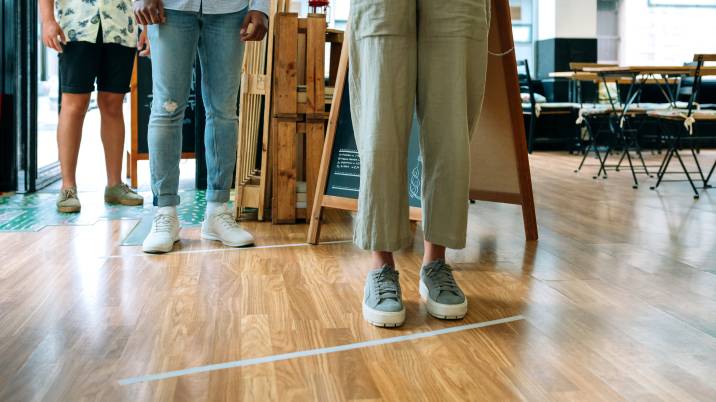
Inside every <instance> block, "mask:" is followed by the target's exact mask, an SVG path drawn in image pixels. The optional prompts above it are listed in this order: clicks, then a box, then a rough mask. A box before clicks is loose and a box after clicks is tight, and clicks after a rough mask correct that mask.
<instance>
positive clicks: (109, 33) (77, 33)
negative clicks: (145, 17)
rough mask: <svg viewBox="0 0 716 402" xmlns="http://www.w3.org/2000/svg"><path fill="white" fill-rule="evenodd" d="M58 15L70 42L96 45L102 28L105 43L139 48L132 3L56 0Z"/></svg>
mask: <svg viewBox="0 0 716 402" xmlns="http://www.w3.org/2000/svg"><path fill="white" fill-rule="evenodd" d="M55 14H56V15H57V21H58V23H59V24H60V26H61V27H62V31H64V33H65V36H66V37H67V40H68V41H73V42H74V41H81V42H91V43H95V42H96V41H97V34H98V33H99V30H100V27H101V29H102V41H103V42H104V43H117V44H119V45H122V46H128V47H135V46H137V26H136V23H135V21H134V15H133V13H132V1H131V0H55Z"/></svg>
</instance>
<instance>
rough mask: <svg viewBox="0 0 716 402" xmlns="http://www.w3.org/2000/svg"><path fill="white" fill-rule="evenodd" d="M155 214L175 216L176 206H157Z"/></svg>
mask: <svg viewBox="0 0 716 402" xmlns="http://www.w3.org/2000/svg"><path fill="white" fill-rule="evenodd" d="M157 214H160V215H173V216H177V207H176V206H173V205H169V206H166V207H159V208H157Z"/></svg>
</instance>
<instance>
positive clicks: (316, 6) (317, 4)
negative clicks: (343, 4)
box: [308, 0, 329, 13]
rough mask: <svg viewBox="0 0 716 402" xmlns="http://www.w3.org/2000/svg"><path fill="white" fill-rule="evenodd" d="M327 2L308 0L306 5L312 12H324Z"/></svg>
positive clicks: (326, 0)
mask: <svg viewBox="0 0 716 402" xmlns="http://www.w3.org/2000/svg"><path fill="white" fill-rule="evenodd" d="M328 3H329V1H328V0H308V7H309V8H310V9H311V12H312V13H318V12H319V11H322V12H323V13H325V12H326V8H327V7H328Z"/></svg>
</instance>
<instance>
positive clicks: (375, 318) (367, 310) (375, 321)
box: [363, 303, 405, 328]
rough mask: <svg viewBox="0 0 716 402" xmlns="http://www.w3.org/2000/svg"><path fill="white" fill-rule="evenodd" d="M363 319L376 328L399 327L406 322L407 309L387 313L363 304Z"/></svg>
mask: <svg viewBox="0 0 716 402" xmlns="http://www.w3.org/2000/svg"><path fill="white" fill-rule="evenodd" d="M363 319H365V320H366V321H368V322H369V323H371V324H372V325H375V326H376V327H383V328H385V327H388V328H394V327H399V326H401V325H403V323H404V322H405V308H403V309H402V310H400V311H393V312H386V311H380V310H376V309H374V308H371V307H369V306H367V305H366V304H365V303H363Z"/></svg>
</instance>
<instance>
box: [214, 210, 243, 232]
mask: <svg viewBox="0 0 716 402" xmlns="http://www.w3.org/2000/svg"><path fill="white" fill-rule="evenodd" d="M216 220H217V221H218V222H219V223H220V224H221V225H222V226H223V227H225V228H226V229H236V228H239V227H240V226H239V224H238V223H236V220H234V215H232V214H231V212H229V211H224V212H219V213H218V214H216Z"/></svg>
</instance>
